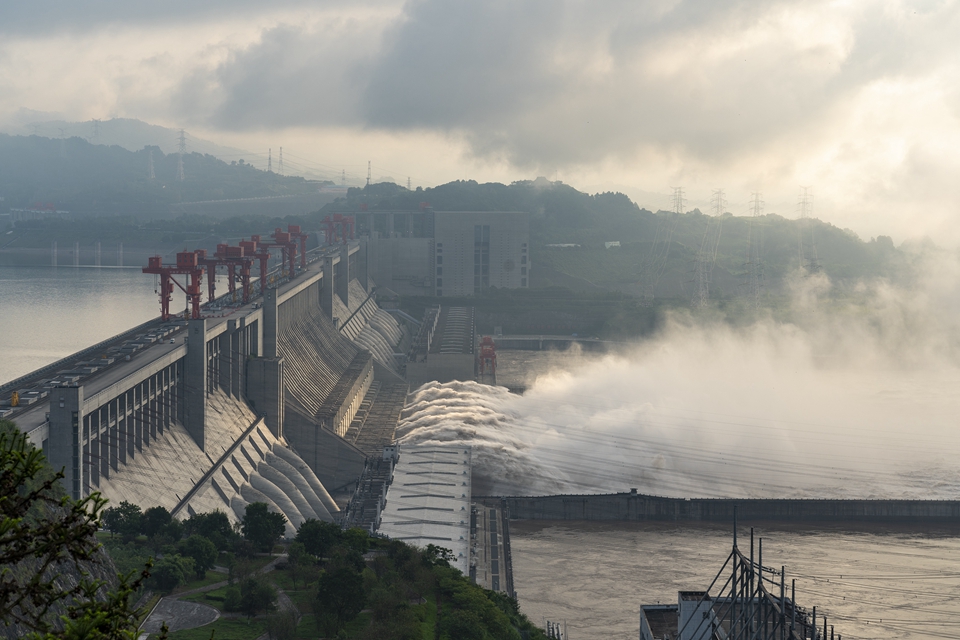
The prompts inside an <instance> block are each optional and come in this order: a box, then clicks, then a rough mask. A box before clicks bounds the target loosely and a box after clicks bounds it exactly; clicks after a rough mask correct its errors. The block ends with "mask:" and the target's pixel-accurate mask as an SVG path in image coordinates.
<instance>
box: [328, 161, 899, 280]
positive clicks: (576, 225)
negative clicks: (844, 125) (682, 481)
mask: <svg viewBox="0 0 960 640" xmlns="http://www.w3.org/2000/svg"><path fill="white" fill-rule="evenodd" d="M421 202H427V203H429V204H430V205H431V206H432V207H433V208H434V209H435V210H437V211H470V210H499V211H529V212H531V214H532V219H531V260H532V262H533V265H534V267H533V270H532V272H531V281H532V283H533V285H534V286H537V287H544V286H551V285H553V286H563V287H567V288H571V289H580V290H593V291H598V290H614V291H621V292H623V293H627V294H630V295H634V296H636V295H641V293H642V291H641V289H642V288H643V287H642V284H641V283H642V282H643V281H644V278H646V277H648V274H649V273H650V272H651V271H652V270H657V271H662V273H661V275H660V276H659V278H655V279H656V280H657V282H658V286H657V288H656V295H657V296H658V297H666V298H674V299H684V298H689V297H690V296H692V294H693V289H694V279H695V273H696V261H697V254H698V252H699V249H700V247H701V244H702V240H703V238H704V234H705V232H706V231H707V229H708V225H710V230H711V234H713V235H712V237H715V238H718V241H717V242H716V245H715V247H716V254H715V255H716V260H715V263H712V274H711V286H710V296H711V298H730V297H735V296H737V295H739V294H742V293H743V292H744V290H745V287H746V285H747V281H748V278H747V275H748V270H749V269H748V264H747V263H748V256H747V254H748V246H749V242H750V241H749V238H750V237H751V234H753V237H754V238H755V239H758V240H759V243H760V263H761V270H762V274H763V286H764V290H765V291H766V292H768V293H779V292H782V291H783V288H784V280H785V278H786V277H787V276H788V275H790V274H795V273H796V272H797V271H798V270H799V266H800V241H801V238H802V241H803V246H804V249H803V255H804V264H805V267H806V268H805V271H804V273H806V274H809V273H810V272H813V271H815V270H822V271H823V273H825V274H826V275H827V276H829V277H830V278H831V280H833V281H834V282H835V283H837V284H839V285H840V286H841V287H842V286H845V285H846V284H852V283H854V282H855V281H856V280H857V279H860V278H873V277H884V278H889V279H892V280H900V279H904V278H907V277H909V274H910V265H911V257H910V256H909V255H907V254H906V253H904V252H903V251H901V250H899V249H897V248H895V247H894V245H893V242H892V241H891V240H890V238H888V237H884V236H881V237H880V238H876V239H871V240H870V241H863V240H861V239H860V238H859V237H857V235H856V234H855V233H853V232H852V231H849V230H843V229H839V228H838V227H835V226H834V225H832V224H830V223H828V222H823V221H821V220H816V219H810V220H806V221H804V222H803V223H801V222H800V221H799V220H788V219H786V218H783V217H781V216H778V215H776V214H769V215H764V216H760V217H759V218H756V219H751V218H748V217H739V216H733V215H731V214H729V213H725V214H724V215H723V216H722V217H721V218H722V225H720V224H719V223H720V222H721V220H718V219H717V218H716V217H715V216H707V215H704V214H703V213H701V212H700V211H698V210H694V211H688V212H686V213H683V214H680V215H675V214H672V213H669V212H663V211H660V212H652V211H648V210H646V209H642V208H641V207H640V206H638V205H637V204H636V203H634V202H632V201H631V200H630V199H629V198H628V197H627V196H625V195H623V194H621V193H598V194H595V195H590V194H586V193H582V192H580V191H577V190H576V189H574V188H573V187H570V186H569V185H565V184H563V183H560V182H556V183H554V182H549V181H547V180H545V179H543V178H538V179H537V180H535V181H529V180H528V181H520V182H514V183H512V184H510V185H504V184H498V183H488V184H479V183H477V182H475V181H457V182H451V183H448V184H444V185H440V186H438V187H435V188H432V189H424V190H420V189H418V190H416V191H408V190H406V189H404V188H403V187H400V186H398V185H394V184H390V183H384V184H377V185H370V186H369V187H367V188H364V189H350V190H349V191H348V194H347V196H346V198H342V199H339V200H337V201H336V202H335V203H332V204H329V205H327V206H325V207H324V209H323V210H322V211H321V212H320V213H321V215H323V214H325V213H326V212H328V211H334V210H336V211H344V210H347V211H349V210H359V209H360V207H361V205H366V206H367V208H368V209H369V210H371V211H376V210H387V209H394V210H397V209H417V208H419V206H420V203H421ZM721 227H722V228H721ZM610 241H616V242H619V243H620V247H618V248H610V249H606V248H604V243H605V242H610ZM655 242H658V243H659V244H658V249H657V251H656V252H653V251H652V250H653V248H654V243H655ZM549 244H576V245H580V246H579V247H578V248H570V249H559V248H549V247H547V245H549ZM665 247H669V249H668V250H665ZM654 253H658V254H659V255H661V256H662V257H661V260H660V261H659V263H657V261H655V260H653V257H652V256H653V254H654ZM711 262H712V261H711ZM811 264H812V265H813V266H812V267H811ZM650 277H653V276H650Z"/></svg>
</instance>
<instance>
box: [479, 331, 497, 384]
mask: <svg viewBox="0 0 960 640" xmlns="http://www.w3.org/2000/svg"><path fill="white" fill-rule="evenodd" d="M488 362H489V363H490V372H491V373H493V374H496V373H497V343H496V342H494V341H493V338H491V337H490V336H483V338H481V339H480V375H483V372H484V370H485V368H486V364H487V363H488Z"/></svg>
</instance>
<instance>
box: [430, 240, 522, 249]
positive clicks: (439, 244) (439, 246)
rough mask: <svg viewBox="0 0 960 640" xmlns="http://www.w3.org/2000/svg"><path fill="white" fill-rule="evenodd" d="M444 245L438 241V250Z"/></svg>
mask: <svg viewBox="0 0 960 640" xmlns="http://www.w3.org/2000/svg"><path fill="white" fill-rule="evenodd" d="M442 246H443V243H442V242H438V243H437V251H443V249H441V247H442ZM523 246H527V245H523Z"/></svg>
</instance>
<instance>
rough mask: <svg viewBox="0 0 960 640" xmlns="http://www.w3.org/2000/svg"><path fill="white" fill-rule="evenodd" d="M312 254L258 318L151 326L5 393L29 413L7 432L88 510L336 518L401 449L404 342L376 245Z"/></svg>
mask: <svg viewBox="0 0 960 640" xmlns="http://www.w3.org/2000/svg"><path fill="white" fill-rule="evenodd" d="M313 254H314V255H313V259H312V260H311V262H310V264H308V265H307V266H306V268H304V269H301V270H298V272H297V273H296V274H295V275H294V277H291V278H289V279H288V280H286V281H280V282H278V283H276V285H275V287H274V288H270V289H267V290H266V291H264V292H263V296H262V297H261V298H259V299H253V300H251V301H250V302H249V303H248V304H245V305H239V306H236V307H232V308H220V309H215V308H211V309H209V310H207V311H206V313H205V315H207V317H203V318H200V319H196V320H189V321H181V320H175V321H170V322H166V323H164V322H160V321H159V320H157V321H152V322H149V323H146V324H144V325H141V326H139V327H136V328H135V329H133V330H131V331H129V332H126V333H124V334H122V335H120V336H117V337H115V338H114V339H111V340H107V341H104V342H103V343H100V344H98V345H94V346H93V347H90V348H88V349H84V350H83V351H82V352H81V353H80V354H75V355H74V356H72V357H71V358H67V359H64V360H61V361H59V362H57V363H54V364H52V365H50V366H48V367H44V368H43V369H41V370H39V371H37V372H34V374H31V375H29V376H24V377H22V378H20V379H17V380H15V381H12V382H11V383H8V384H7V385H4V387H3V389H2V390H0V395H2V397H4V398H7V397H9V396H10V394H11V393H12V391H19V395H20V397H21V398H23V402H22V404H21V406H18V407H11V408H9V409H6V410H5V413H7V416H6V417H8V418H10V419H12V420H14V422H15V423H16V424H17V425H18V426H19V427H20V429H21V430H23V431H24V432H26V433H27V434H28V435H29V437H30V439H31V441H32V442H33V443H34V444H35V445H37V446H39V447H42V448H43V449H44V451H45V452H46V454H47V457H48V459H49V460H50V461H51V463H52V464H53V465H54V466H55V467H57V468H63V469H64V470H65V474H66V478H65V484H66V486H67V489H68V491H69V493H70V494H71V495H73V496H74V497H82V496H84V495H87V494H89V493H91V492H93V491H100V492H101V493H102V494H103V495H104V496H105V497H106V498H108V499H110V501H111V502H112V503H118V502H120V501H122V500H126V501H129V502H133V503H136V504H139V505H141V506H142V507H143V508H147V507H150V506H156V505H162V506H164V507H166V508H167V509H168V510H170V511H171V512H173V513H174V514H175V515H178V516H180V517H188V516H189V515H190V514H192V513H196V512H206V511H211V510H213V509H221V510H223V511H225V512H226V513H227V514H228V515H229V516H230V517H231V519H234V520H235V519H238V518H239V517H241V516H242V514H243V509H244V508H245V506H246V504H248V503H250V502H254V501H261V502H267V503H268V504H270V505H271V506H272V508H274V509H275V510H277V511H280V512H283V513H284V514H285V515H286V516H287V520H288V522H289V523H291V525H292V526H296V525H298V524H299V522H301V521H303V520H304V519H306V518H308V517H318V518H321V519H326V520H330V519H334V517H335V515H336V512H337V510H338V507H337V504H336V502H335V501H334V500H333V499H332V498H331V493H334V494H335V493H336V492H337V491H340V492H341V493H344V492H346V493H349V491H350V486H351V483H355V482H356V480H357V477H358V476H359V471H360V470H362V467H363V464H364V460H365V459H366V456H367V455H368V453H367V452H369V451H375V450H376V449H377V448H378V447H379V448H380V449H382V447H383V446H384V445H386V444H389V443H390V442H392V440H393V434H394V430H395V428H396V420H397V416H399V413H400V410H401V409H402V406H403V402H404V398H405V395H406V383H405V381H404V380H403V379H402V378H401V377H399V376H398V375H397V373H396V363H395V362H394V361H393V351H394V348H395V347H397V346H398V345H399V343H400V342H401V340H402V339H403V331H402V329H401V327H399V325H397V324H396V322H395V321H394V320H393V318H392V317H391V316H389V315H388V314H386V313H384V312H382V311H381V310H380V309H379V307H378V306H377V304H376V301H375V298H374V297H373V296H372V295H371V293H372V291H373V289H374V284H373V283H372V281H370V280H369V279H368V278H367V277H366V267H365V263H364V260H365V247H364V244H363V243H362V242H351V243H350V244H349V245H343V246H339V247H326V248H323V249H321V250H319V251H314V252H313ZM351 267H352V268H351ZM351 293H352V294H353V295H351ZM348 319H349V320H350V322H347V321H348ZM372 322H374V323H375V324H376V326H371V323H372ZM347 328H349V332H348V331H345V329H347ZM361 335H362V336H365V340H364V341H363V343H360V342H359V341H354V340H352V339H351V337H353V338H357V337H359V336H361ZM394 405H397V406H394ZM391 420H392V425H391V424H390V422H391ZM348 432H349V433H348ZM356 442H360V443H361V445H362V447H361V446H357V445H356V444H355V443H356ZM288 533H290V531H288Z"/></svg>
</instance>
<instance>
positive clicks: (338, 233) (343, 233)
mask: <svg viewBox="0 0 960 640" xmlns="http://www.w3.org/2000/svg"><path fill="white" fill-rule="evenodd" d="M320 224H321V225H322V226H323V233H324V235H325V236H326V238H325V239H326V242H327V245H333V244H346V243H347V241H348V240H353V236H354V222H353V216H345V215H343V214H341V213H335V214H333V217H332V218H331V217H330V216H327V217H326V218H324V219H323V221H322V222H321V223H320Z"/></svg>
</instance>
